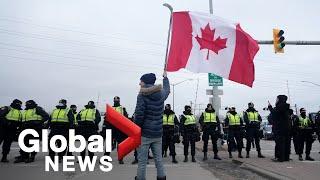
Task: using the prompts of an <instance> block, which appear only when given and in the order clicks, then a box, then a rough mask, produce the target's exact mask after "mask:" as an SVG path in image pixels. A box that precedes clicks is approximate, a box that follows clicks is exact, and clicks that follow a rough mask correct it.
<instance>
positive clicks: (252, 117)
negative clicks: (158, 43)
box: [247, 112, 259, 121]
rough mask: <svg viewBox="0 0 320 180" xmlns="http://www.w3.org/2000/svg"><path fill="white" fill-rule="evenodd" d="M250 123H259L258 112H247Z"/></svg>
mask: <svg viewBox="0 0 320 180" xmlns="http://www.w3.org/2000/svg"><path fill="white" fill-rule="evenodd" d="M247 115H248V119H249V121H259V118H258V117H259V113H258V112H247Z"/></svg>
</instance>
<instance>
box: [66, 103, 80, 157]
mask: <svg viewBox="0 0 320 180" xmlns="http://www.w3.org/2000/svg"><path fill="white" fill-rule="evenodd" d="M70 111H71V112H72V114H73V116H74V122H73V127H72V128H73V129H74V131H75V134H79V132H78V131H79V130H78V120H77V115H78V113H77V106H76V105H74V104H72V105H70ZM67 155H68V156H72V152H70V151H69V147H68V152H67Z"/></svg>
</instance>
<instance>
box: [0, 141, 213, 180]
mask: <svg viewBox="0 0 320 180" xmlns="http://www.w3.org/2000/svg"><path fill="white" fill-rule="evenodd" d="M18 151H19V148H18V145H17V144H16V143H15V144H13V147H12V151H11V153H10V156H9V160H10V163H8V164H3V163H1V164H0V177H1V180H7V179H8V180H9V179H14V180H20V179H21V180H29V179H30V180H31V179H32V180H34V179H45V180H55V179H59V180H62V179H66V180H88V179H94V180H100V179H101V180H102V179H103V180H105V179H115V180H130V179H134V176H135V174H136V170H137V165H131V162H132V161H133V154H130V155H128V157H127V158H126V159H125V164H124V165H119V164H118V162H117V161H115V162H114V163H113V165H114V168H113V170H112V171H111V172H107V173H106V172H102V171H100V169H99V168H98V166H97V168H96V170H95V171H94V172H81V171H80V169H79V168H77V169H76V172H45V168H44V155H45V154H44V153H40V154H39V155H37V158H36V162H34V163H31V164H25V163H19V164H14V163H13V161H14V156H15V155H17V154H18ZM177 153H178V157H177V158H178V160H180V161H181V160H182V159H183V157H182V146H181V145H180V146H178V147H177ZM99 155H101V154H99ZM111 156H112V158H113V160H116V158H115V157H116V153H115V152H113V153H112V154H111ZM164 161H165V168H166V171H167V174H168V179H183V180H194V179H197V178H199V177H201V180H214V179H217V178H216V177H215V176H214V175H213V174H212V173H211V172H210V171H209V170H207V169H206V168H204V167H202V165H201V164H200V163H191V162H188V163H182V162H180V163H179V164H177V165H173V164H172V163H171V161H170V159H169V158H166V159H164ZM60 168H62V167H61V165H60ZM200 175H201V176H200ZM155 177H156V168H155V166H154V163H153V160H150V164H149V165H148V169H147V179H156V178H155Z"/></svg>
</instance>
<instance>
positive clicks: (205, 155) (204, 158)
mask: <svg viewBox="0 0 320 180" xmlns="http://www.w3.org/2000/svg"><path fill="white" fill-rule="evenodd" d="M202 160H203V161H206V160H208V155H207V153H206V152H205V153H203V159H202Z"/></svg>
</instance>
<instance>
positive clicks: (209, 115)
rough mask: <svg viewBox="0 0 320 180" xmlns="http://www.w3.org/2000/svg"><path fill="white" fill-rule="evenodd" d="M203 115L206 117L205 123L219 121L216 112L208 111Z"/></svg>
mask: <svg viewBox="0 0 320 180" xmlns="http://www.w3.org/2000/svg"><path fill="white" fill-rule="evenodd" d="M203 117H204V121H203V122H204V123H210V122H213V123H216V122H217V115H216V113H208V112H204V113H203Z"/></svg>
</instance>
